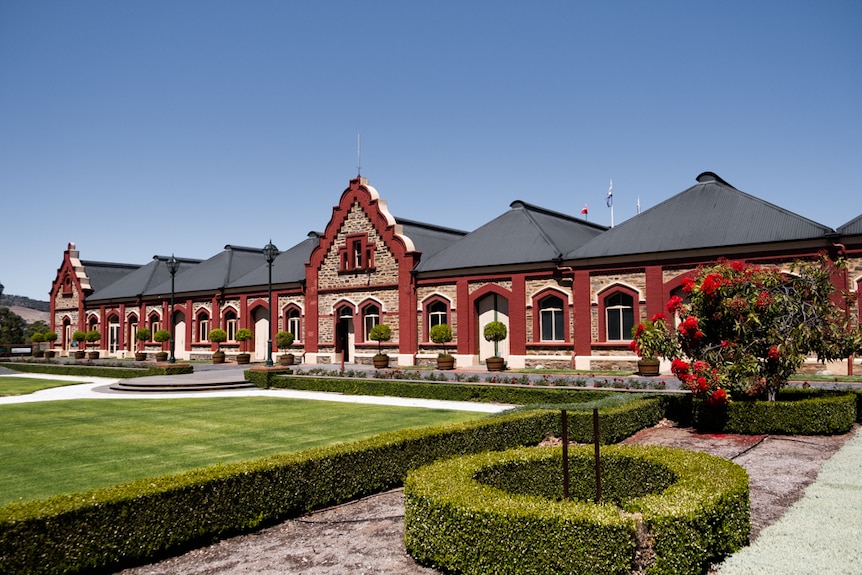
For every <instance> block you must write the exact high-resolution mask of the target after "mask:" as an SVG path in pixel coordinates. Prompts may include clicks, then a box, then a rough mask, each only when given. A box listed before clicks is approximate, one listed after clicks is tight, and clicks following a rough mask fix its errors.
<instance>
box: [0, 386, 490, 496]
mask: <svg viewBox="0 0 862 575" xmlns="http://www.w3.org/2000/svg"><path fill="white" fill-rule="evenodd" d="M479 417H484V415H483V414H476V413H469V412H456V411H446V410H436V409H420V408H402V407H386V406H377V405H360V404H350V403H332V402H318V401H302V400H293V399H278V398H262V397H237V398H194V399H171V400H163V399H162V400H158V399H135V400H129V399H98V400H75V401H48V402H39V403H28V404H13V405H3V406H0V506H2V505H6V504H8V503H10V502H13V501H16V500H29V499H41V498H45V497H49V496H51V495H56V494H60V493H71V492H77V491H84V490H87V489H92V488H96V487H106V486H109V485H113V484H116V483H122V482H125V481H129V480H132V479H139V478H142V477H151V476H154V475H161V474H166V473H175V472H179V471H185V470H189V469H193V468H196V467H204V466H208V465H213V464H216V463H231V462H237V461H245V460H250V459H254V458H257V457H261V456H265V455H272V454H276V453H287V452H293V451H300V450H303V449H307V448H310V447H316V446H321V445H327V444H331V443H338V442H345V441H353V440H356V439H361V438H364V437H369V436H371V435H375V434H377V433H381V432H384V431H394V430H398V429H405V428H417V427H424V426H429V425H437V424H444V423H450V422H459V421H466V420H468V419H475V418H479Z"/></svg>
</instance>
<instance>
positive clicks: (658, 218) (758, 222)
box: [566, 172, 834, 259]
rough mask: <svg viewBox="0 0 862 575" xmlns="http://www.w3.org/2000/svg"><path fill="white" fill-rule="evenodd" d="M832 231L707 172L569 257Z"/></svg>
mask: <svg viewBox="0 0 862 575" xmlns="http://www.w3.org/2000/svg"><path fill="white" fill-rule="evenodd" d="M833 231H834V230H832V228H829V227H827V226H824V225H822V224H818V223H817V222H814V221H812V220H809V219H807V218H804V217H802V216H800V215H797V214H794V213H793V212H789V211H787V210H785V209H783V208H780V207H778V206H775V205H773V204H770V203H769V202H765V201H763V200H761V199H759V198H756V197H754V196H751V195H749V194H746V193H745V192H741V191H739V190H737V189H736V188H734V187H733V186H731V185H730V184H728V183H727V182H725V181H724V180H722V179H721V178H720V177H718V176H717V175H716V174H714V173H712V172H704V173H702V174H700V175H699V176H698V177H697V184H695V185H694V186H692V187H690V188H688V189H687V190H685V191H683V192H680V193H679V194H677V195H675V196H673V197H672V198H669V199H668V200H665V201H664V202H662V203H660V204H658V205H656V206H654V207H652V208H650V209H648V210H646V211H645V212H643V213H641V214H639V215H637V216H635V217H633V218H631V219H630V220H627V221H625V222H623V223H622V224H620V225H618V226H617V227H615V228H612V229H610V230H608V231H607V232H605V233H604V234H602V235H601V236H599V237H597V238H596V239H594V240H593V241H591V242H589V243H588V244H586V245H584V246H583V247H581V248H578V249H575V250H573V251H571V252H569V253H568V255H567V256H566V259H585V258H597V257H608V256H620V255H633V254H644V253H656V252H668V251H677V250H693V249H699V248H714V247H725V246H740V245H746V244H760V243H777V242H787V241H793V240H807V239H815V238H822V237H824V236H825V235H826V234H829V233H833Z"/></svg>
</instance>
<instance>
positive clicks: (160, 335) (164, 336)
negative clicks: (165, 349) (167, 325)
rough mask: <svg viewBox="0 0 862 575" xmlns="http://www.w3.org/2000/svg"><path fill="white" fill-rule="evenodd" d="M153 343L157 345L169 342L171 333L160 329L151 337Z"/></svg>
mask: <svg viewBox="0 0 862 575" xmlns="http://www.w3.org/2000/svg"><path fill="white" fill-rule="evenodd" d="M153 341H155V342H158V343H165V342H166V341H171V332H169V331H168V330H166V329H160V330H158V331H157V332H156V333H155V334H154V335H153Z"/></svg>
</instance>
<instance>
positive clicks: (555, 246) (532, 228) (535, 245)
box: [416, 200, 607, 272]
mask: <svg viewBox="0 0 862 575" xmlns="http://www.w3.org/2000/svg"><path fill="white" fill-rule="evenodd" d="M509 207H510V208H511V210H509V211H508V212H506V213H504V214H503V215H501V216H499V217H497V218H495V219H494V220H491V221H490V222H488V223H487V224H485V225H483V226H482V227H480V228H478V229H477V230H475V231H473V232H471V233H469V234H467V235H466V236H464V237H463V238H461V239H460V240H458V241H457V242H455V243H453V244H452V245H450V246H449V247H447V248H445V249H443V250H442V251H440V252H439V253H437V254H435V255H433V256H432V257H430V258H424V257H423V258H422V262H421V263H420V264H419V265H418V266H416V271H417V272H427V271H441V270H455V269H462V268H472V267H487V266H501V265H509V264H521V263H536V262H549V263H550V262H553V261H554V260H558V259H559V258H561V257H562V255H563V254H566V253H568V252H569V251H571V250H573V249H575V248H577V247H579V246H581V245H583V244H584V243H586V242H588V241H590V240H591V239H593V238H594V237H596V236H597V235H599V234H601V233H602V232H603V231H605V230H606V229H607V228H606V227H605V226H601V225H598V224H594V223H591V222H588V221H586V220H582V219H579V218H573V217H571V216H568V215H565V214H561V213H558V212H553V211H551V210H546V209H544V208H540V207H538V206H534V205H531V204H528V203H526V202H523V201H520V200H516V201H514V202H512V203H511V204H510V205H509Z"/></svg>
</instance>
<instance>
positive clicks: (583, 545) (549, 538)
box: [404, 446, 750, 575]
mask: <svg viewBox="0 0 862 575" xmlns="http://www.w3.org/2000/svg"><path fill="white" fill-rule="evenodd" d="M561 455H562V451H561V449H560V448H551V449H518V450H513V451H507V452H503V453H483V454H479V455H472V456H466V457H460V458H456V459H450V460H446V461H441V462H438V463H435V464H433V465H430V466H427V467H424V468H421V469H419V470H417V471H413V472H411V473H409V474H408V476H407V480H406V481H405V486H404V495H405V536H404V538H405V543H406V545H407V550H408V552H409V553H410V554H411V555H412V556H413V557H414V558H416V559H417V560H418V561H419V562H420V563H423V564H426V565H430V566H433V567H435V568H437V569H442V570H445V571H446V572H453V573H464V574H477V575H478V574H484V573H503V572H519V573H596V574H603V573H614V574H616V573H627V572H630V570H631V569H632V566H633V565H636V564H638V563H640V566H642V567H646V568H647V572H649V573H655V574H668V575H669V574H674V575H676V574H692V575H699V574H700V573H702V572H703V571H704V570H705V568H706V566H708V565H709V563H711V562H713V561H715V560H716V559H719V558H721V557H722V556H724V555H726V554H728V553H731V552H733V551H735V550H737V549H739V548H741V547H742V546H743V545H745V544H746V543H747V541H748V532H749V530H750V519H749V517H750V511H749V502H748V475H747V473H746V472H745V470H744V469H742V468H741V467H739V466H738V465H736V464H734V463H732V462H729V461H726V460H724V459H721V458H719V457H714V456H710V455H707V454H704V453H696V452H690V451H684V450H680V449H671V448H663V447H643V446H610V447H606V448H604V449H603V450H602V456H601V460H602V470H603V495H604V494H607V495H606V498H607V499H609V500H611V501H613V502H614V503H616V505H618V506H619V507H620V508H621V510H620V509H618V508H617V507H616V506H614V505H608V504H602V505H595V504H593V503H590V502H588V501H585V500H584V499H591V498H592V494H593V493H595V484H594V482H595V480H594V476H593V474H592V473H591V472H590V471H591V468H592V455H591V449H588V448H580V449H575V450H574V451H572V452H570V455H569V459H570V465H571V466H572V467H573V469H574V472H573V473H571V477H572V478H573V489H572V490H571V493H574V494H576V496H578V497H580V498H582V499H581V500H573V501H562V500H561V499H562V488H561V477H562V471H561V467H562V464H561V461H560V460H561ZM536 494H538V495H536ZM620 511H622V512H620ZM635 514H640V518H639V517H638V516H637V515H635ZM639 522H642V523H643V526H642V528H641V529H639V525H638V523H639ZM639 531H640V532H644V531H645V532H648V533H650V535H651V545H650V539H646V540H644V539H643V538H641V537H639ZM639 544H641V545H644V544H646V545H647V546H649V547H651V551H652V552H653V553H655V556H654V559H649V557H650V554H649V550H647V552H646V553H643V552H644V551H645V550H644V549H639V548H638V545H639ZM638 552H640V554H639V553H638ZM644 558H647V560H645V559H644Z"/></svg>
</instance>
